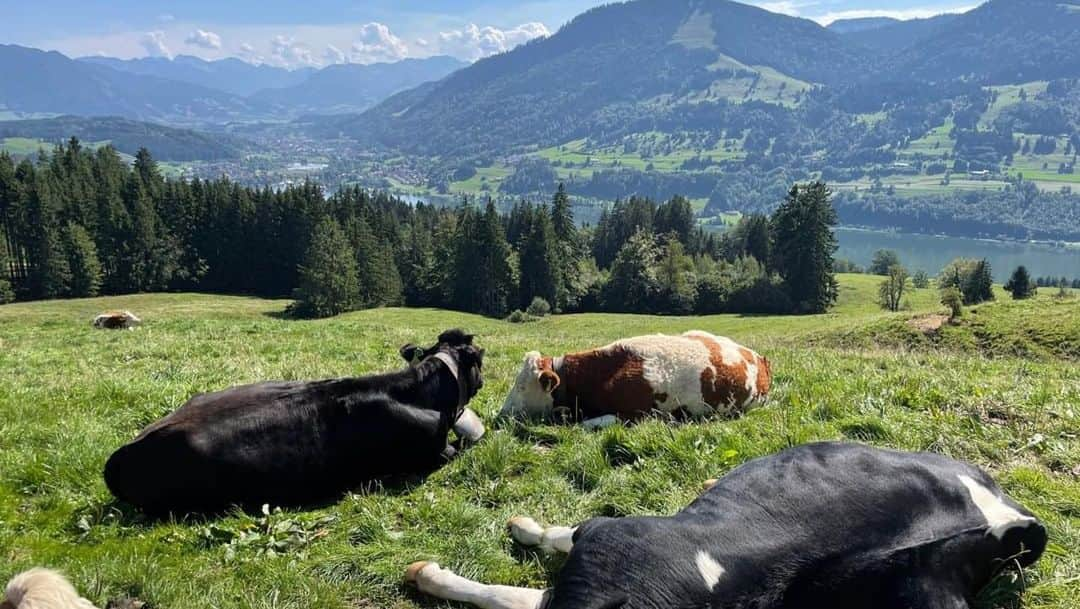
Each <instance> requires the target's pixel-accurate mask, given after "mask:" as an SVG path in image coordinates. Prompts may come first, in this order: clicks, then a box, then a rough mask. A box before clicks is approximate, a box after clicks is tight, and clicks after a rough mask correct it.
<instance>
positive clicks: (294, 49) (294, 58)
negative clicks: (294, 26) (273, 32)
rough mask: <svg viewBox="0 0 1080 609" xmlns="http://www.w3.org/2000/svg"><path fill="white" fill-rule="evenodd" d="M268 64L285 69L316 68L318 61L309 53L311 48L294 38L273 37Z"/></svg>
mask: <svg viewBox="0 0 1080 609" xmlns="http://www.w3.org/2000/svg"><path fill="white" fill-rule="evenodd" d="M270 62H271V63H273V64H276V65H278V66H281V67H285V68H295V67H303V66H317V65H319V61H318V60H317V59H316V58H315V56H314V55H313V54H312V52H311V47H309V46H308V45H307V44H305V43H303V42H297V41H296V39H295V38H290V37H286V36H281V35H278V36H274V39H273V40H271V41H270Z"/></svg>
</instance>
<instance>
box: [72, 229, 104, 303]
mask: <svg viewBox="0 0 1080 609" xmlns="http://www.w3.org/2000/svg"><path fill="white" fill-rule="evenodd" d="M63 238H64V249H65V250H66V252H67V257H68V265H69V267H70V269H71V290H70V292H71V295H72V296H74V297H76V298H85V297H90V296H97V295H98V292H99V291H100V290H101V262H100V261H99V260H98V255H97V246H95V245H94V241H93V239H91V238H90V233H88V232H86V229H85V228H83V227H81V226H79V225H78V224H68V225H67V227H65V228H64V234H63Z"/></svg>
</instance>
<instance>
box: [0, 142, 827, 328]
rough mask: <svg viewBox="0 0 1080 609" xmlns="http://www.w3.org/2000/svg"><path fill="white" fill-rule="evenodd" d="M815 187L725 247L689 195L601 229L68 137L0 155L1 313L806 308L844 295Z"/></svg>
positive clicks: (622, 205) (555, 206)
mask: <svg viewBox="0 0 1080 609" xmlns="http://www.w3.org/2000/svg"><path fill="white" fill-rule="evenodd" d="M835 222H836V216H835V212H834V211H833V209H832V206H831V204H830V202H829V192H828V190H827V188H826V187H825V185H824V184H820V183H817V184H810V185H807V186H799V187H795V188H793V189H792V190H791V192H790V193H789V195H788V197H787V200H786V201H785V202H784V203H783V204H782V205H781V206H780V208H779V209H778V210H777V211H776V213H775V214H774V215H773V216H772V217H771V218H768V217H765V216H750V217H748V218H745V219H744V220H743V221H742V222H741V223H740V225H739V226H738V227H736V228H735V229H734V230H732V231H729V233H728V234H725V235H724V236H722V237H721V236H717V235H715V234H712V233H706V232H703V231H702V230H700V229H699V228H697V226H696V222H695V218H694V211H693V209H692V207H691V205H690V202H689V201H687V200H686V199H684V198H682V197H675V198H673V199H671V200H670V201H667V202H664V203H661V204H657V203H655V202H653V201H651V200H648V199H644V198H637V197H633V198H630V199H627V200H625V201H618V202H616V203H615V204H614V205H613V206H611V207H610V208H609V209H606V210H604V212H603V214H602V216H601V218H600V220H599V222H598V224H597V225H596V226H595V227H584V228H582V227H579V226H577V225H576V223H575V222H574V218H573V215H572V212H571V205H570V200H569V197H568V196H567V194H566V192H565V191H564V190H563V189H562V188H560V189H559V191H558V192H557V193H556V195H555V196H554V198H553V200H552V201H551V202H550V203H546V204H541V205H536V204H532V203H528V202H521V203H519V204H517V205H515V206H514V207H513V208H512V209H510V210H509V211H508V213H506V214H502V213H500V212H499V210H498V209H497V208H496V206H495V204H494V203H493V202H491V201H488V202H487V203H486V205H484V206H482V207H478V206H476V205H475V204H474V203H472V202H469V201H465V202H464V203H463V204H462V205H461V206H460V207H459V208H456V209H445V208H439V207H435V206H430V205H423V204H420V205H415V206H413V205H409V204H406V203H403V202H401V201H399V200H397V199H394V198H393V197H390V196H388V195H386V194H383V193H375V192H369V191H366V190H363V189H361V188H358V187H351V188H346V189H343V190H341V191H339V192H337V193H335V194H333V195H332V196H329V197H327V196H325V195H324V193H323V192H322V191H321V189H320V188H319V187H318V186H316V185H314V184H304V185H301V186H296V187H291V188H287V189H285V190H281V191H273V190H269V189H252V188H246V187H241V186H239V185H237V184H234V183H232V182H230V181H229V180H228V179H224V178H223V179H220V180H214V181H202V180H192V181H182V180H172V179H165V178H164V177H163V176H162V174H161V172H160V171H159V169H158V167H157V165H156V163H155V162H154V160H153V158H152V157H151V155H150V153H149V152H147V151H146V150H141V151H140V152H139V153H138V155H137V156H136V158H135V161H134V163H133V164H131V165H128V164H126V163H124V162H123V160H122V159H121V157H120V156H119V155H118V154H117V153H116V151H115V150H113V149H112V148H110V147H104V148H100V149H98V150H97V151H90V150H87V149H85V148H83V147H82V146H81V145H80V144H79V142H78V141H77V140H75V139H72V140H71V141H70V142H68V143H67V144H65V145H61V146H58V147H57V148H56V149H55V150H54V151H53V153H52V154H51V155H42V156H40V157H39V158H38V159H37V160H36V162H34V161H31V160H23V161H22V162H20V163H18V164H16V163H14V161H13V160H12V159H11V158H10V157H9V156H7V155H4V154H0V233H2V234H0V237H2V242H0V245H2V246H0V301H9V300H11V299H12V298H14V297H17V298H20V299H27V300H29V299H44V298H63V297H85V296H94V295H98V294H126V293H134V292H152V291H165V290H191V291H204V292H219V293H252V294H258V295H262V296H271V297H281V296H290V295H292V296H295V298H296V303H295V304H294V305H293V307H292V310H293V312H294V313H296V314H297V315H306V316H327V315H334V314H337V313H340V312H343V311H348V310H353V309H358V308H368V307H379V306H395V305H408V306H425V307H442V308H452V309H458V310H463V311H471V312H476V313H481V314H484V315H489V316H504V315H506V314H507V313H508V312H510V311H512V310H514V309H521V308H525V307H526V306H528V305H529V303H531V302H533V300H535V299H537V298H540V299H542V300H544V301H545V302H547V303H550V305H551V306H552V307H553V308H554V309H555V310H558V311H585V310H611V311H627V312H652V313H690V312H694V311H697V312H702V313H712V312H721V311H738V312H816V311H823V310H825V309H827V308H828V307H829V306H830V305H831V304H832V303H833V301H834V300H835V298H836V283H835V280H834V279H833V277H832V268H833V261H832V255H833V252H834V251H835V248H836V244H835V240H834V238H833V235H832V231H831V227H832V225H833V224H835Z"/></svg>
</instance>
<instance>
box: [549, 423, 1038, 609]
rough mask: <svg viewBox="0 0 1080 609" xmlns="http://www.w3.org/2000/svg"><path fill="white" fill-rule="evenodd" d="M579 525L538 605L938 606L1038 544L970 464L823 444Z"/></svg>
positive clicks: (1023, 513)
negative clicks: (657, 504) (664, 511)
mask: <svg viewBox="0 0 1080 609" xmlns="http://www.w3.org/2000/svg"><path fill="white" fill-rule="evenodd" d="M579 531H580V534H579V536H578V537H577V538H575V545H574V549H573V552H572V553H571V556H570V558H569V559H568V561H567V566H566V567H565V570H564V572H568V574H567V576H566V577H561V579H560V583H559V585H558V586H557V587H556V590H555V594H554V599H555V602H553V603H552V605H551V609H563V608H568V607H591V606H596V607H601V606H605V605H604V604H603V603H604V602H609V601H617V600H618V596H619V595H620V594H624V595H625V596H626V597H627V598H628V599H629V602H628V603H627V604H626V605H625V607H627V608H640V607H656V608H659V607H668V606H715V607H725V608H727V607H733V608H749V607H753V608H754V609H818V608H819V607H820V608H822V609H823V608H825V607H830V608H837V609H849V608H850V609H855V608H862V607H880V608H882V609H908V608H909V607H915V606H918V607H930V606H933V607H939V606H940V607H952V606H954V605H950V604H947V602H946V601H947V600H948V599H960V600H962V599H964V598H965V597H967V596H972V595H974V594H975V593H976V592H978V590H980V589H981V588H983V587H984V586H985V585H986V584H988V583H989V581H990V580H991V578H992V577H993V576H994V575H995V574H996V573H997V572H998V571H999V570H1000V569H1001V568H1003V567H1005V566H1007V565H1008V564H1010V562H1011V561H1012V560H1013V559H1015V560H1016V561H1017V562H1019V564H1021V565H1025V566H1026V565H1029V564H1031V563H1033V562H1034V561H1035V560H1037V559H1038V558H1039V556H1040V555H1041V553H1042V551H1043V550H1044V548H1045V545H1046V531H1045V529H1044V528H1043V526H1042V525H1041V524H1040V523H1039V522H1038V521H1037V520H1036V519H1035V518H1034V516H1033V515H1032V514H1031V513H1030V512H1028V511H1027V510H1025V509H1024V508H1023V507H1022V506H1020V505H1019V504H1017V503H1016V502H1015V501H1013V500H1012V499H1010V498H1008V497H1007V496H1005V495H1004V494H1003V493H1002V491H1001V489H1000V488H998V486H997V485H996V484H995V483H994V482H993V480H991V479H990V478H989V476H987V475H986V474H985V473H983V472H981V471H980V470H978V469H977V468H974V467H972V466H969V465H966V464H963V463H960V462H958V461H954V460H952V459H949V458H947V457H943V456H940V455H933V454H925V453H914V454H912V453H898V452H893V451H885V450H879V449H875V448H871V447H866V446H861V445H855V444H836V443H825V444H811V445H806V446H801V447H797V448H794V449H791V450H788V451H785V452H783V453H780V454H778V455H773V456H770V457H765V458H762V459H758V460H755V461H751V462H749V463H747V464H745V465H743V466H742V467H740V468H738V469H736V470H734V471H732V472H731V473H729V474H728V475H727V476H725V477H724V478H722V479H721V480H720V482H719V483H718V484H717V485H716V486H714V487H713V488H712V489H710V490H709V491H707V492H706V493H705V494H703V495H702V496H701V497H699V498H698V499H697V500H695V501H694V502H693V503H692V504H691V505H689V506H688V507H687V508H685V509H684V510H683V511H682V512H680V513H679V514H677V515H676V516H674V517H672V518H642V519H638V518H631V519H621V520H598V521H597V522H595V523H587V524H586V525H583V526H582V527H581V529H580V530H579ZM614 548H617V549H614ZM612 560H614V563H612ZM605 565H607V566H608V567H609V568H606V569H605V568H602V567H604V566H605ZM621 565H625V566H621ZM583 574H585V575H583ZM619 591H622V592H619ZM613 595H614V596H613ZM929 599H937V600H936V602H929ZM675 601H678V602H675ZM680 603H681V604H680ZM956 606H963V605H956Z"/></svg>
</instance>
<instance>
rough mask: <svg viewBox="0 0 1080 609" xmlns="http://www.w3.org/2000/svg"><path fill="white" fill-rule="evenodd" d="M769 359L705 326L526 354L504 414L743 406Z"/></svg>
mask: <svg viewBox="0 0 1080 609" xmlns="http://www.w3.org/2000/svg"><path fill="white" fill-rule="evenodd" d="M770 384H771V375H770V368H769V360H767V359H765V358H764V357H761V356H760V355H758V354H757V353H754V352H753V351H751V350H749V349H747V348H746V347H743V346H741V345H739V344H737V343H735V342H734V341H732V340H731V339H729V338H724V337H719V336H713V335H712V334H708V333H706V332H687V333H686V334H683V335H682V336H665V335H663V334H656V335H653V336H641V337H637V338H628V339H625V340H620V341H617V342H615V343H612V344H610V345H608V346H606V347H601V348H599V349H592V350H590V351H583V352H581V353H572V354H569V355H563V356H561V357H545V356H543V355H541V354H540V353H538V352H535V351H534V352H531V353H527V354H526V355H525V362H524V365H523V366H522V369H521V372H520V373H519V374H518V377H517V381H516V382H515V383H514V386H513V387H512V388H511V390H510V394H509V395H508V396H507V398H506V403H505V404H504V405H503V408H502V412H501V413H500V417H515V418H521V417H530V418H542V419H551V418H558V417H561V418H570V419H572V420H579V421H585V423H586V425H588V426H603V425H609V424H611V423H614V422H616V421H617V420H631V421H632V420H637V419H640V418H642V417H645V416H647V415H649V414H650V413H653V412H661V413H669V414H676V415H683V416H686V415H689V416H693V417H701V416H705V415H708V414H712V413H720V414H723V415H725V416H731V415H735V414H738V413H741V412H743V411H744V410H746V409H747V408H749V407H750V406H751V405H753V404H754V403H755V402H757V401H759V400H762V399H764V398H765V396H766V395H767V394H768V393H769V387H770Z"/></svg>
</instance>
